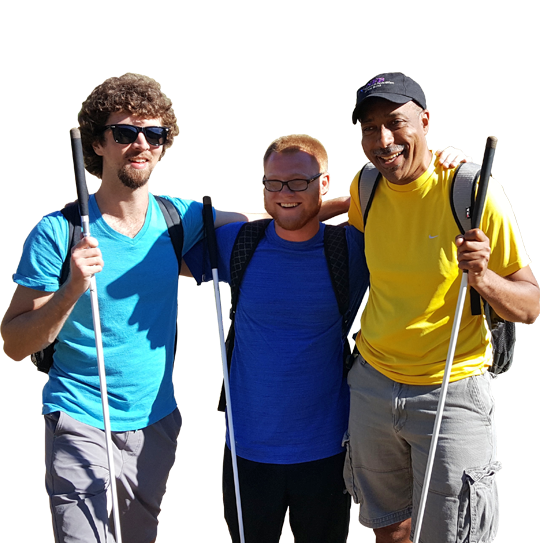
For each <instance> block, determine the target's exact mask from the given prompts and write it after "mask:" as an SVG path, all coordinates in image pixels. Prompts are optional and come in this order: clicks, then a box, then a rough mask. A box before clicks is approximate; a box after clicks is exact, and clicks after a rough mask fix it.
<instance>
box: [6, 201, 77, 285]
mask: <svg viewBox="0 0 540 543" xmlns="http://www.w3.org/2000/svg"><path fill="white" fill-rule="evenodd" d="M68 235H69V227H68V223H67V221H66V219H65V218H64V217H63V215H62V214H61V213H60V212H56V213H52V214H50V215H47V216H45V217H43V219H41V221H40V222H39V223H38V224H37V225H36V226H35V227H34V229H33V230H32V231H31V232H30V234H29V236H28V237H27V238H26V241H25V242H24V247H23V253H22V256H21V260H20V262H19V266H18V267H17V272H16V273H15V274H13V281H15V283H17V284H19V285H21V286H23V287H28V288H33V289H35V290H40V291H45V292H55V291H56V290H58V288H59V286H60V284H59V281H60V274H61V271H62V265H63V263H64V260H65V258H66V256H67V252H68V247H67V246H68Z"/></svg>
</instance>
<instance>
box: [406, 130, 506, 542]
mask: <svg viewBox="0 0 540 543" xmlns="http://www.w3.org/2000/svg"><path fill="white" fill-rule="evenodd" d="M496 147H497V138H495V137H493V136H490V137H489V138H488V139H487V142H486V149H485V152H484V159H483V160H482V169H481V170H480V181H479V183H478V192H477V194H476V200H475V203H474V208H473V215H472V221H471V223H472V228H473V229H474V228H479V227H480V220H481V218H482V213H483V211H484V204H485V203H486V195H487V189H488V183H489V177H490V175H491V166H492V164H493V157H494V155H495V148H496ZM467 285H468V273H467V270H464V271H463V275H462V277H461V285H460V287H459V296H458V301H457V307H456V314H455V316H454V324H453V325H452V333H451V335H450V346H449V347H448V354H447V356H446V365H445V367H444V376H443V382H442V385H441V395H440V397H439V404H438V406H437V413H436V415H435V424H434V426H433V437H432V438H431V445H430V447H429V455H428V461H427V466H426V473H425V476H424V486H423V487H422V494H421V497H420V505H419V506H418V516H417V519H416V527H415V530H414V540H413V543H418V542H419V541H420V531H421V530H422V521H423V520H424V511H425V508H426V501H427V496H428V491H429V483H430V480H431V471H432V469H433V461H434V459H435V452H436V450H437V442H438V440H439V431H440V429H441V421H442V415H443V411H444V404H445V402H446V394H447V392H448V383H449V382H450V373H451V370H452V362H453V360H454V353H455V351H456V344H457V338H458V334H459V325H460V323H461V316H462V314H463V305H464V304H465V297H466V295H467Z"/></svg>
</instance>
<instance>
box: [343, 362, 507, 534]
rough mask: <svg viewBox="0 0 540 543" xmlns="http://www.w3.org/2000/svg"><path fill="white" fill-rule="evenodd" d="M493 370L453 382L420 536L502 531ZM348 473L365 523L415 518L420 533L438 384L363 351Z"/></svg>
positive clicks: (356, 370)
mask: <svg viewBox="0 0 540 543" xmlns="http://www.w3.org/2000/svg"><path fill="white" fill-rule="evenodd" d="M491 378H492V377H491V374H489V373H488V372H486V373H485V374H484V375H479V376H474V377H469V378H466V379H463V380H461V381H456V382H454V383H450V385H449V388H448V395H447V399H446V404H445V409H444V416H443V419H442V424H441V431H440V435H439V442H438V447H437V452H436V455H435V462H434V466H433V472H432V477H431V484H430V490H429V493H428V498H427V504H426V510H425V515H424V520H423V525H422V533H421V537H420V541H423V542H428V543H455V542H460V543H461V542H463V543H465V542H467V543H468V542H469V541H470V542H472V541H475V542H478V543H480V542H482V543H484V542H490V541H493V539H494V538H495V535H496V532H497V524H498V500H497V488H496V484H495V477H494V476H495V473H496V472H497V471H498V470H499V469H500V464H499V463H498V462H497V461H496V460H495V433H494V428H493V398H492V396H491V391H490V381H491ZM348 382H349V387H350V392H351V411H350V417H349V430H348V433H347V435H346V436H345V440H344V444H345V445H346V446H347V458H346V461H345V470H344V477H345V483H346V485H347V489H348V490H349V492H350V493H351V495H352V497H353V499H354V501H355V502H356V503H359V504H360V517H359V519H360V522H361V523H362V524H363V525H365V526H367V527H369V528H374V529H376V528H383V527H385V526H389V525H391V524H394V523H396V522H402V521H404V520H406V519H408V518H410V517H411V516H412V519H413V520H412V528H413V533H414V525H415V519H416V515H417V508H418V504H419V501H420V495H421V492H422V486H423V482H424V474H425V469H426V462H427V457H428V452H429V447H430V443H431V435H432V433H433V424H434V421H435V413H436V411H437V404H438V400H439V394H440V386H420V385H404V384H400V383H396V382H394V381H392V380H390V379H388V378H387V377H385V376H384V375H382V374H381V373H379V372H378V371H376V370H375V369H374V368H372V367H371V366H370V365H369V364H367V363H366V362H365V360H363V359H362V357H361V356H359V357H358V358H357V360H356V362H355V364H354V365H353V367H352V369H351V371H350V372H349V376H348Z"/></svg>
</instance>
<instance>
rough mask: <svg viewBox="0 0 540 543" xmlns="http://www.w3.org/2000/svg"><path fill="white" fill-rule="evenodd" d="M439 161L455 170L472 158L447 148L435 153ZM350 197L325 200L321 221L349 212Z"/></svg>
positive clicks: (445, 167)
mask: <svg viewBox="0 0 540 543" xmlns="http://www.w3.org/2000/svg"><path fill="white" fill-rule="evenodd" d="M435 154H436V155H437V160H438V161H439V163H440V164H441V166H442V167H443V168H444V169H449V168H455V167H456V166H457V165H458V164H460V163H461V162H470V160H471V158H470V157H468V156H466V155H465V153H464V152H463V151H462V150H461V149H456V148H455V147H446V148H445V149H443V150H440V149H439V150H438V151H435ZM350 200H351V198H350V196H340V197H339V198H334V199H332V200H325V201H324V202H323V203H322V206H321V211H320V212H319V220H320V221H321V222H324V221H327V220H328V219H331V218H333V217H337V216H338V215H342V214H343V213H348V212H349V204H350Z"/></svg>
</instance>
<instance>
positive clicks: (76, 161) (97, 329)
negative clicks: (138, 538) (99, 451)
mask: <svg viewBox="0 0 540 543" xmlns="http://www.w3.org/2000/svg"><path fill="white" fill-rule="evenodd" d="M70 134H71V150H72V152H73V166H74V168H75V184H76V185H77V198H78V199H79V212H80V214H81V226H82V233H83V236H84V237H87V236H89V235H90V219H89V217H88V188H87V187H86V177H85V174H84V160H83V151H82V142H81V133H80V131H79V129H78V128H72V129H71V130H70ZM90 301H91V304H92V320H93V323H94V334H95V339H96V354H97V365H98V373H99V388H100V390H101V405H102V408H103V424H104V426H105V445H106V447H107V460H108V462H109V485H110V488H111V495H112V511H113V520H114V533H115V536H116V543H122V536H121V530H120V515H119V512H118V494H117V491H116V475H115V471H114V453H113V448H112V439H111V421H110V417H109V401H108V397H107V379H106V376H105V360H104V358H103V342H102V340H101V323H100V320H99V305H98V297H97V289H96V278H95V276H92V278H91V280H90Z"/></svg>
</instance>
